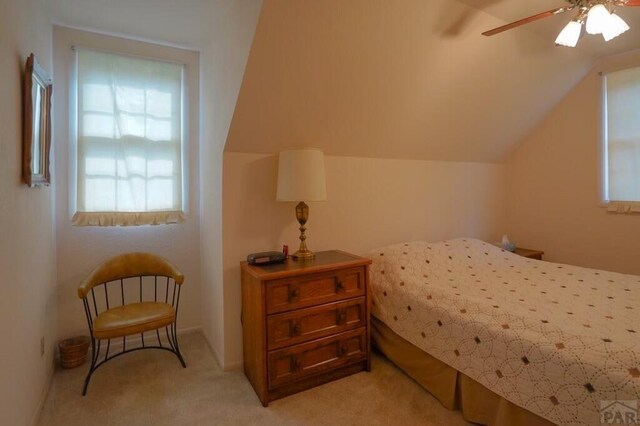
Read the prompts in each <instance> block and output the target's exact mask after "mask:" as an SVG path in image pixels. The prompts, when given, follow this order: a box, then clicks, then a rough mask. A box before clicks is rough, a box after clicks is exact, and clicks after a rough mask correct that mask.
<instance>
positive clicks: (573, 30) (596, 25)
mask: <svg viewBox="0 0 640 426" xmlns="http://www.w3.org/2000/svg"><path fill="white" fill-rule="evenodd" d="M566 2H567V3H569V5H568V6H563V7H559V8H557V9H552V10H548V11H546V12H542V13H538V14H537V15H533V16H529V17H527V18H524V19H520V20H519V21H515V22H512V23H510V24H507V25H503V26H501V27H498V28H494V29H492V30H489V31H485V32H484V33H482V35H485V36H492V35H496V34H499V33H501V32H503V31H507V30H510V29H512V28H516V27H519V26H521V25H525V24H528V23H530V22H534V21H538V20H540V19H544V18H548V17H550V16H554V15H559V14H561V13H565V12H570V11H572V10H576V11H577V14H576V15H575V17H574V18H573V19H572V20H571V21H570V22H569V23H568V24H567V26H566V27H564V29H563V30H562V31H561V32H560V34H559V35H558V38H557V39H556V44H557V45H560V46H567V47H575V46H576V45H577V44H578V40H580V37H581V36H582V27H583V25H584V26H585V27H586V31H587V33H589V34H602V36H603V37H604V39H605V41H609V40H611V39H613V38H615V37H617V36H619V35H620V34H622V33H624V32H625V31H627V30H629V25H627V23H626V22H624V20H623V19H622V18H620V17H619V16H618V15H617V14H616V13H615V11H614V9H615V8H616V7H630V6H640V0H566Z"/></svg>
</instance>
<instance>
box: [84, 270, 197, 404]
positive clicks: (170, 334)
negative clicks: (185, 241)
mask: <svg viewBox="0 0 640 426" xmlns="http://www.w3.org/2000/svg"><path fill="white" fill-rule="evenodd" d="M136 277H139V287H140V292H139V293H140V297H139V300H138V301H139V302H140V303H142V302H144V301H145V300H143V278H145V277H153V278H154V279H153V286H154V291H153V294H154V297H153V301H154V302H158V287H159V286H160V290H165V291H164V296H165V297H164V303H166V304H168V305H170V306H171V307H173V308H174V309H175V319H174V321H173V322H172V323H171V324H169V325H166V326H164V327H160V328H157V329H155V330H149V331H144V332H141V333H139V337H140V340H141V342H142V344H141V346H137V347H133V348H130V349H127V337H133V336H135V337H136V338H137V337H138V334H131V335H125V336H122V337H115V338H109V339H99V338H96V337H95V336H94V329H93V322H94V320H95V318H96V317H97V316H98V315H99V314H100V313H102V312H105V311H106V310H109V308H110V306H109V284H112V286H113V285H114V284H116V285H117V284H118V283H119V284H120V285H119V287H120V299H121V302H122V303H121V305H119V306H123V305H126V304H127V303H126V302H125V282H124V281H125V279H128V278H136ZM158 278H166V282H165V283H164V285H163V283H158ZM171 284H172V285H171ZM98 287H103V289H104V300H105V305H106V309H104V310H102V311H99V309H98V303H97V301H96V289H97V288H98ZM162 287H165V288H164V289H163V288H162ZM181 288H182V284H181V283H178V282H176V280H175V278H172V277H169V276H166V275H147V274H144V275H136V276H129V277H121V278H118V279H116V280H112V281H106V282H103V283H101V284H97V285H95V286H93V287H92V288H91V289H90V290H89V291H88V292H87V294H86V295H85V296H84V297H83V298H82V302H83V305H84V311H85V315H86V318H87V324H88V326H89V332H90V334H91V365H90V367H89V372H88V373H87V377H86V378H85V381H84V387H83V389H82V395H83V396H84V395H86V394H87V389H88V387H89V382H90V381H91V377H92V376H93V373H95V371H96V370H97V369H98V368H100V367H101V366H102V365H104V364H105V363H107V362H108V361H111V360H112V359H114V358H117V357H119V356H121V355H124V354H126V353H130V352H135V351H139V350H143V349H159V350H165V351H169V352H171V353H173V354H175V355H176V356H177V357H178V360H179V361H180V364H181V365H182V367H183V368H186V367H187V365H186V363H185V362H184V358H183V357H182V353H181V352H180V346H179V345H178V336H177V322H178V306H179V303H180V290H181ZM170 295H171V297H170ZM98 297H99V296H98ZM138 301H137V302H138ZM149 301H150V300H149ZM160 301H162V292H161V293H160ZM130 303H132V302H130ZM92 306H93V309H92ZM162 328H164V334H165V335H166V342H165V343H164V344H163V338H162V337H161V332H160V330H161V329H162ZM154 332H155V336H152V337H151V339H152V340H157V344H155V342H153V344H147V342H148V341H147V342H145V336H144V334H145V333H154ZM120 338H122V350H121V351H119V352H116V353H112V354H111V356H110V355H109V352H110V349H111V340H116V339H118V340H119V339H120ZM103 340H106V341H107V343H106V349H105V354H104V356H101V352H102V341H103ZM167 342H168V343H167Z"/></svg>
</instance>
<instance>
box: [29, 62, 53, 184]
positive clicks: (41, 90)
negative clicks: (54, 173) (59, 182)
mask: <svg viewBox="0 0 640 426" xmlns="http://www.w3.org/2000/svg"><path fill="white" fill-rule="evenodd" d="M52 91H53V84H52V82H51V79H50V78H49V76H48V74H47V72H46V71H45V70H44V69H43V68H42V67H41V66H40V65H39V64H38V62H37V61H36V59H35V56H34V55H33V53H32V54H31V55H29V57H28V58H27V64H26V67H25V76H24V131H23V139H22V177H23V180H24V182H25V183H26V184H27V185H29V186H30V187H34V186H42V185H49V183H50V182H51V174H50V171H49V151H50V148H51V93H52Z"/></svg>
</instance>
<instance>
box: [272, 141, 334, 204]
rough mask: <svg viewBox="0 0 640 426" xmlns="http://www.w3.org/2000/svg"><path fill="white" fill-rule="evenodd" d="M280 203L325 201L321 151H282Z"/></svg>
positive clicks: (279, 183) (279, 165) (279, 166)
mask: <svg viewBox="0 0 640 426" xmlns="http://www.w3.org/2000/svg"><path fill="white" fill-rule="evenodd" d="M276 199H277V200H278V201H324V200H326V199H327V186H326V181H325V173H324V153H323V152H322V151H321V150H319V149H314V148H307V149H292V150H287V151H282V152H281V153H280V155H279V158H278V193H277V196H276Z"/></svg>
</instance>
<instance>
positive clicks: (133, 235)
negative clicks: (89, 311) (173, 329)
mask: <svg viewBox="0 0 640 426" xmlns="http://www.w3.org/2000/svg"><path fill="white" fill-rule="evenodd" d="M53 36H54V37H53V40H54V57H55V64H54V73H55V79H56V88H57V94H56V97H55V107H56V111H57V114H56V118H55V135H56V140H57V141H58V143H57V145H56V148H55V154H56V174H55V178H56V180H57V182H58V185H57V186H56V212H57V213H56V231H57V240H56V249H57V254H58V257H57V261H58V277H57V280H58V304H59V313H60V314H59V324H58V334H59V337H60V338H65V337H69V336H72V335H76V334H86V332H87V325H86V319H85V315H84V311H83V308H82V303H81V302H80V300H79V299H78V297H77V293H76V288H77V286H78V283H79V282H80V281H81V280H82V279H83V278H84V277H85V276H86V275H88V274H89V273H90V272H91V270H92V269H93V268H95V267H96V266H97V265H99V264H100V263H102V262H104V261H105V260H106V259H108V258H109V257H111V256H114V255H116V254H121V253H124V252H130V251H148V252H152V253H155V254H158V255H160V256H163V257H165V258H166V259H168V260H169V261H170V262H172V263H173V264H175V265H176V266H177V267H178V268H180V270H181V271H182V272H183V273H184V274H185V277H186V280H185V284H186V285H185V291H184V292H182V294H181V298H180V305H181V306H180V318H179V322H178V326H179V328H180V329H185V328H192V327H199V326H200V324H201V321H200V257H199V253H198V250H199V247H200V219H199V216H200V203H199V179H198V176H199V173H198V150H199V124H198V120H199V116H198V105H199V95H200V92H199V87H198V85H199V66H200V65H199V54H198V52H195V51H192V50H190V51H189V50H182V49H175V48H170V47H164V46H158V45H151V44H147V43H141V42H136V41H131V40H127V39H123V38H118V37H109V36H105V35H100V34H96V33H90V32H85V31H78V30H74V29H70V28H64V27H59V26H54V29H53ZM73 45H79V46H86V47H92V48H97V49H103V50H111V51H116V52H123V53H128V54H138V55H142V56H146V57H158V58H162V59H171V60H174V61H176V62H181V63H184V64H185V73H186V77H187V78H186V82H187V83H186V84H187V93H188V102H187V108H188V110H189V111H190V112H191V114H189V122H188V127H187V131H188V133H189V137H188V139H187V151H186V152H187V153H188V156H187V158H186V159H185V161H186V171H187V176H188V194H189V195H188V200H189V205H188V214H187V220H186V221H185V222H184V223H180V224H175V225H159V226H132V227H92V226H85V227H83V226H72V225H71V216H72V214H73V212H72V211H71V210H70V207H69V188H70V179H71V178H72V177H71V176H70V173H69V171H70V168H69V155H70V153H69V144H70V139H69V129H68V127H69V126H68V123H69V114H68V111H69V104H68V93H69V81H70V72H71V68H72V65H73V64H74V60H73V52H72V50H71V46H73Z"/></svg>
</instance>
